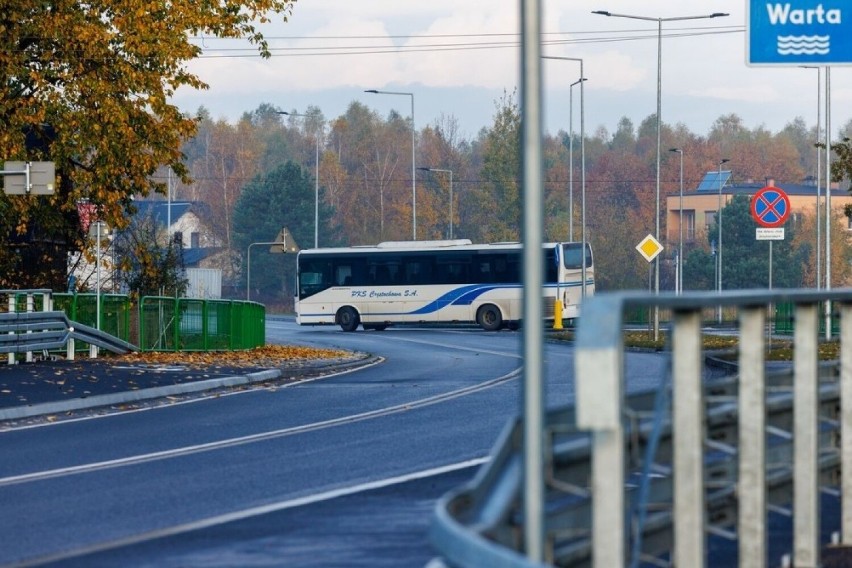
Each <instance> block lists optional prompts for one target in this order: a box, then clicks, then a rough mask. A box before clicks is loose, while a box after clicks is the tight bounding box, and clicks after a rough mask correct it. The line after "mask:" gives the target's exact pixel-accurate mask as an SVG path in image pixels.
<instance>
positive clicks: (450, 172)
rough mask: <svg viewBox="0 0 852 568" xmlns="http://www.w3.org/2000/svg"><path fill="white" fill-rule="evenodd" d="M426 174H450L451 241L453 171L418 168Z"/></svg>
mask: <svg viewBox="0 0 852 568" xmlns="http://www.w3.org/2000/svg"><path fill="white" fill-rule="evenodd" d="M417 169H418V170H422V171H424V172H443V173H447V174H450V239H451V240H452V238H453V170H442V169H441V168H425V167H421V168H417Z"/></svg>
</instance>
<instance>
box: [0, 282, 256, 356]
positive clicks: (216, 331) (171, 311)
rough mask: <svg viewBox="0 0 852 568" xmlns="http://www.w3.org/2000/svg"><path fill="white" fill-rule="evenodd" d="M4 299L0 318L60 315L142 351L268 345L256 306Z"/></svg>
mask: <svg viewBox="0 0 852 568" xmlns="http://www.w3.org/2000/svg"><path fill="white" fill-rule="evenodd" d="M0 296H5V299H6V301H5V302H3V303H2V305H0V312H1V311H5V312H10V313H28V312H46V311H52V310H57V311H62V312H64V313H65V314H66V315H67V317H68V319H70V320H72V321H73V322H77V323H79V324H83V325H85V326H88V327H91V328H94V329H97V330H100V331H103V332H106V333H108V334H110V335H113V336H115V337H117V338H119V339H121V340H122V341H125V342H127V343H130V344H133V345H137V346H139V348H140V349H141V350H142V351H226V350H235V349H252V348H254V347H260V346H262V345H264V344H265V343H266V308H265V306H264V305H263V304H259V303H256V302H245V301H242V300H200V299H192V298H166V297H152V296H146V297H143V298H142V299H141V300H140V301H139V305H138V306H136V305H134V303H133V301H132V300H131V298H130V297H129V296H127V295H124V294H100V295H98V294H66V293H52V292H51V291H50V290H0ZM98 300H100V310H98ZM98 315H100V321H97V320H98ZM87 349H89V345H88V344H87V343H85V342H83V341H79V342H77V345H76V350H78V351H85V350H87Z"/></svg>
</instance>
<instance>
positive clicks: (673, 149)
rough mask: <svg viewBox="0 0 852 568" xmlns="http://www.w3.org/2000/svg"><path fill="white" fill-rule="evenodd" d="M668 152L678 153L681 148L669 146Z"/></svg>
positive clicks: (680, 152) (680, 151) (681, 151)
mask: <svg viewBox="0 0 852 568" xmlns="http://www.w3.org/2000/svg"><path fill="white" fill-rule="evenodd" d="M669 152H677V153H678V154H682V153H683V150H681V149H680V148H669Z"/></svg>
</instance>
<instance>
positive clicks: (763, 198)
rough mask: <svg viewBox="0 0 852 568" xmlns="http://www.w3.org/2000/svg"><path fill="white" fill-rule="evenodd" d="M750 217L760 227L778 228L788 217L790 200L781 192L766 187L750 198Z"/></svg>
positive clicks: (772, 187) (769, 186) (771, 187)
mask: <svg viewBox="0 0 852 568" xmlns="http://www.w3.org/2000/svg"><path fill="white" fill-rule="evenodd" d="M751 216H752V217H754V220H755V222H757V224H758V225H760V226H761V227H780V226H781V225H783V224H784V223H786V222H787V218H788V217H789V216H790V198H789V197H787V194H786V193H784V191H783V190H780V189H778V188H777V187H774V186H771V185H768V186H766V187H764V188H763V189H761V190H759V191H758V192H757V193H755V194H754V197H752V198H751Z"/></svg>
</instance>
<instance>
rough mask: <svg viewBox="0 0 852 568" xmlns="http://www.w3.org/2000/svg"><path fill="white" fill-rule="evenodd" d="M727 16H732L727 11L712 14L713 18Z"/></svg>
mask: <svg viewBox="0 0 852 568" xmlns="http://www.w3.org/2000/svg"><path fill="white" fill-rule="evenodd" d="M725 16H730V14H728V13H727V12H713V13H712V14H710V17H711V18H724V17H725Z"/></svg>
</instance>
